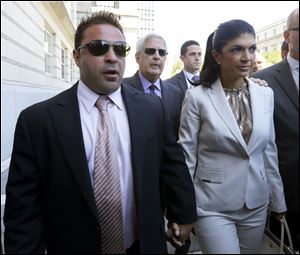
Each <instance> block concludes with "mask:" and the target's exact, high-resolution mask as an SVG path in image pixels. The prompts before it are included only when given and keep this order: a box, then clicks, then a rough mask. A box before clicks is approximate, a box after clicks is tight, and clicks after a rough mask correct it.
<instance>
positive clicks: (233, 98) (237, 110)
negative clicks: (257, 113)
mask: <svg viewBox="0 0 300 255" xmlns="http://www.w3.org/2000/svg"><path fill="white" fill-rule="evenodd" d="M224 92H225V95H226V98H227V100H228V103H229V105H230V107H231V110H232V112H233V115H234V117H235V119H236V121H237V124H238V126H239V128H240V131H241V133H242V136H243V138H244V140H245V142H246V144H248V142H249V138H250V136H251V132H252V128H253V126H252V113H251V104H250V92H249V88H248V84H247V83H245V84H244V85H243V86H242V87H240V88H239V89H227V88H224Z"/></svg>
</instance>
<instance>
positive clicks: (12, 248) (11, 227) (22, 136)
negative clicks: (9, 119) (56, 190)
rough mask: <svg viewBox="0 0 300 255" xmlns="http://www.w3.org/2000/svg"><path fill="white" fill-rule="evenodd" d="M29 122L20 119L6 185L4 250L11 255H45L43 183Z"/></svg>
mask: <svg viewBox="0 0 300 255" xmlns="http://www.w3.org/2000/svg"><path fill="white" fill-rule="evenodd" d="M28 123H30V121H26V120H25V114H24V112H22V113H21V114H20V116H19V118H18V121H17V125H16V131H15V137H14V146H13V152H12V157H11V162H10V168H9V176H8V181H7V185H6V204H5V212H4V225H5V232H4V244H5V245H4V248H5V252H6V253H9V254H17V253H23V254H30V253H45V246H46V245H45V239H44V231H45V230H44V224H43V221H44V219H43V216H42V214H43V210H42V206H41V205H42V197H41V183H40V176H39V169H38V166H37V162H36V158H35V152H34V147H33V143H32V141H33V139H36V138H34V137H33V136H30V132H29V129H28Z"/></svg>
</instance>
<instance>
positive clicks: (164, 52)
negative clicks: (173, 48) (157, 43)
mask: <svg viewBox="0 0 300 255" xmlns="http://www.w3.org/2000/svg"><path fill="white" fill-rule="evenodd" d="M144 51H145V53H146V54H147V55H154V54H155V52H156V51H158V54H159V56H161V57H164V56H166V55H167V54H168V52H167V50H164V49H155V48H145V50H144Z"/></svg>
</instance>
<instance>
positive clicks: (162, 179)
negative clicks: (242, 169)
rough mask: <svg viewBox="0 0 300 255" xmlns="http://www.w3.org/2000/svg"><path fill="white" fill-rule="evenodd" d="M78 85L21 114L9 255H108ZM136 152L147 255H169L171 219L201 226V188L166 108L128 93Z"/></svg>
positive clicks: (10, 198) (9, 198) (9, 205)
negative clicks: (103, 250)
mask: <svg viewBox="0 0 300 255" xmlns="http://www.w3.org/2000/svg"><path fill="white" fill-rule="evenodd" d="M76 93H77V85H75V86H73V87H72V88H71V89H68V90H66V91H64V92H62V93H61V94H59V95H57V96H55V97H54V98H52V99H49V100H47V101H44V102H41V103H38V104H36V105H33V106H31V107H29V108H27V109H25V110H24V111H22V112H21V114H20V116H19V118H18V121H17V126H16V132H15V140H14V147H13V153H12V158H11V165H10V170H9V177H8V182H7V187H6V207H5V215H4V223H5V249H6V252H7V253H13V254H15V253H44V250H45V249H47V253H61V254H64V253H82V254H86V253H88V254H91V253H101V249H100V246H101V227H100V225H99V223H98V220H97V212H96V205H95V201H94V196H93V190H92V185H91V181H90V175H89V171H88V165H87V160H86V156H85V149H84V142H83V136H82V130H81V122H80V116H79V107H78V100H77V94H76ZM122 96H123V99H124V103H125V105H126V109H127V114H128V120H129V129H130V135H131V146H132V166H133V177H134V190H135V201H136V207H137V209H136V210H137V211H136V213H137V223H138V239H139V241H140V253H166V252H167V249H166V242H165V232H164V214H163V213H164V212H163V210H162V207H161V201H160V188H159V187H160V183H161V184H162V185H163V186H164V187H165V189H166V195H167V198H168V199H169V201H170V203H168V205H169V207H168V215H167V217H168V218H169V219H170V220H172V221H175V222H178V223H180V224H184V223H192V222H194V221H195V220H196V210H195V209H196V206H195V197H194V188H193V184H192V181H191V178H190V175H189V172H188V169H187V167H186V165H185V159H184V156H183V154H182V152H181V150H180V148H179V147H178V145H177V143H176V140H175V138H174V136H172V132H170V131H169V130H168V125H166V116H165V114H164V111H163V107H162V104H161V103H160V100H159V99H158V98H156V97H153V96H150V95H146V94H145V93H141V92H139V91H137V90H135V89H134V88H131V87H129V86H123V87H122Z"/></svg>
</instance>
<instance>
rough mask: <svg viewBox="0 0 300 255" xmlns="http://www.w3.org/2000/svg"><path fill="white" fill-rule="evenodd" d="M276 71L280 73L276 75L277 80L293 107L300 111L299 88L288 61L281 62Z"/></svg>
mask: <svg viewBox="0 0 300 255" xmlns="http://www.w3.org/2000/svg"><path fill="white" fill-rule="evenodd" d="M276 70H277V72H278V73H277V74H276V76H275V78H276V79H277V81H278V83H279V85H280V86H281V88H282V89H283V91H284V92H285V93H286V95H287V96H288V98H289V99H290V100H291V101H292V103H293V105H294V106H295V107H296V109H297V110H298V111H299V92H298V91H297V87H296V84H295V81H294V79H293V75H292V73H291V70H290V67H289V64H288V62H287V60H284V61H282V62H280V64H279V65H278V66H277V69H276ZM287 74H289V75H287Z"/></svg>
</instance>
